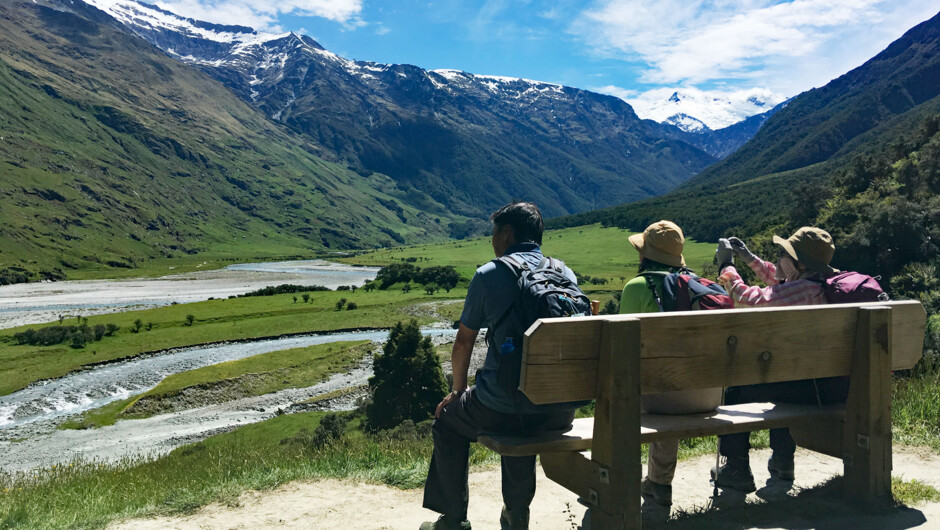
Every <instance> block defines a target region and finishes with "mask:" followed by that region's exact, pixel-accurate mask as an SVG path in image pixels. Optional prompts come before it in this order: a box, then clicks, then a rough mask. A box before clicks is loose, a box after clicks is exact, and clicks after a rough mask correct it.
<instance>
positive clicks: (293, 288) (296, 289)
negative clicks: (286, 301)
mask: <svg viewBox="0 0 940 530" xmlns="http://www.w3.org/2000/svg"><path fill="white" fill-rule="evenodd" d="M329 290H330V288H329V287H324V286H322V285H293V284H290V283H283V284H281V285H278V286H273V285H269V286H267V287H262V288H261V289H258V290H257V291H251V292H250V293H245V294H237V295H235V294H233V295H231V296H229V298H243V297H246V296H274V295H276V294H289V293H309V292H313V291H329Z"/></svg>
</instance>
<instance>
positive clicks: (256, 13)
mask: <svg viewBox="0 0 940 530" xmlns="http://www.w3.org/2000/svg"><path fill="white" fill-rule="evenodd" d="M362 1H363V0H273V1H271V0H157V1H156V2H155V3H156V4H157V5H158V6H160V7H161V8H163V9H166V10H168V11H172V12H173V13H176V14H178V15H183V16H186V17H192V18H195V19H197V20H206V21H209V22H215V23H218V24H239V25H246V26H251V27H253V28H257V29H275V30H276V29H279V28H278V25H277V19H278V17H279V16H281V15H296V16H307V17H321V18H325V19H327V20H332V21H335V22H338V23H340V24H343V25H344V26H346V27H348V28H354V27H359V26H362V25H364V24H365V23H364V22H363V21H362V19H361V17H360V15H361V13H362Z"/></svg>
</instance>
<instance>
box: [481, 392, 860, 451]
mask: <svg viewBox="0 0 940 530" xmlns="http://www.w3.org/2000/svg"><path fill="white" fill-rule="evenodd" d="M844 416H845V405H844V404H838V405H827V406H824V407H818V406H816V405H794V404H789V403H745V404H741V405H725V406H722V407H718V408H717V409H715V410H714V411H711V412H704V413H701V414H682V415H665V414H641V415H640V441H641V442H642V443H648V442H656V441H659V440H667V439H675V438H680V439H682V438H695V437H700V436H712V435H717V434H732V433H736V432H749V431H755V430H763V429H774V428H777V427H788V426H792V425H795V424H799V423H802V422H818V421H833V422H841V421H842V419H843V418H844ZM593 435H594V418H578V419H575V420H574V424H573V426H572V428H571V430H569V431H567V432H564V433H561V432H550V433H545V434H543V435H541V436H538V437H523V436H506V435H500V434H483V435H481V436H480V437H479V439H478V440H477V441H478V442H479V443H480V444H482V445H483V446H485V447H488V448H489V449H492V450H493V451H495V452H497V453H499V454H501V455H506V456H529V455H535V454H540V453H547V452H556V451H585V450H588V449H590V448H591V444H592V442H593Z"/></svg>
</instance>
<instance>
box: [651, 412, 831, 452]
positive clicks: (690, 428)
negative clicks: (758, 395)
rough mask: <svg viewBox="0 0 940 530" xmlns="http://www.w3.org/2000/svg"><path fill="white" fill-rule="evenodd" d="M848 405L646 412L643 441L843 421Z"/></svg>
mask: <svg viewBox="0 0 940 530" xmlns="http://www.w3.org/2000/svg"><path fill="white" fill-rule="evenodd" d="M844 414H845V405H841V404H840V405H828V406H825V407H817V406H814V405H794V404H790V403H777V404H774V403H745V404H741V405H725V406H723V407H719V408H718V409H716V410H714V411H712V412H705V413H701V414H682V415H665V414H643V415H642V417H641V418H640V422H641V428H640V429H641V439H642V441H643V443H648V442H656V441H660V440H669V439H675V438H680V439H681V438H696V437H699V436H712V435H718V434H732V433H736V432H750V431H756V430H764V429H776V428H778V427H788V426H791V425H794V424H799V423H802V422H811V421H819V420H829V421H836V422H841V420H842V417H843V416H844Z"/></svg>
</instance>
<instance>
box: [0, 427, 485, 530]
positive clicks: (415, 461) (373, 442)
mask: <svg viewBox="0 0 940 530" xmlns="http://www.w3.org/2000/svg"><path fill="white" fill-rule="evenodd" d="M323 415H324V413H319V412H314V413H301V414H292V415H284V416H279V417H276V418H273V419H271V420H268V421H265V422H260V423H256V424H252V425H247V426H245V427H242V428H240V429H238V430H235V431H232V432H229V433H225V434H221V435H217V436H213V437H211V438H208V439H206V440H204V441H202V442H199V443H196V444H193V445H189V446H185V447H182V448H179V449H177V450H175V451H173V452H172V453H170V454H169V455H167V456H165V457H162V458H158V459H154V460H148V459H144V458H138V459H129V460H126V461H124V462H122V463H119V464H116V465H105V466H101V465H98V464H96V463H89V462H76V463H74V464H72V465H65V466H58V467H55V468H53V469H45V470H41V471H39V472H38V473H35V474H29V475H19V476H11V475H4V474H0V492H2V494H0V528H12V527H16V528H100V527H103V526H105V525H106V524H107V523H108V522H110V521H113V520H115V519H118V518H122V517H141V516H146V515H158V514H180V513H190V512H192V511H193V510H195V509H196V508H198V507H199V506H203V505H205V504H208V503H210V502H216V501H221V502H228V503H234V502H235V500H236V499H237V498H238V495H239V494H241V492H242V491H244V490H247V489H268V488H274V487H276V486H278V485H281V484H284V483H287V482H290V481H292V480H299V479H316V478H350V479H354V480H357V481H360V482H372V483H380V484H388V485H392V486H395V487H402V488H416V487H419V486H421V485H422V484H423V482H424V478H425V476H426V474H427V465H428V458H429V456H430V451H431V440H430V437H427V436H421V437H419V436H401V437H389V436H381V435H377V436H371V435H366V434H363V432H362V431H361V430H359V428H358V421H356V420H354V421H352V422H351V423H350V424H349V425H348V426H347V434H346V436H345V438H343V439H342V440H340V441H338V442H335V443H334V444H332V445H328V446H325V447H321V448H314V447H312V446H310V445H309V444H308V443H307V439H308V436H305V434H304V433H305V432H308V433H309V432H310V431H313V430H314V429H315V427H316V426H317V424H318V422H319V420H320V418H322V417H323ZM471 462H472V465H474V466H480V465H491V464H495V463H496V462H498V459H497V458H496V457H495V456H493V455H492V453H489V452H487V451H481V450H479V449H474V450H473V451H472V456H471Z"/></svg>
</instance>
